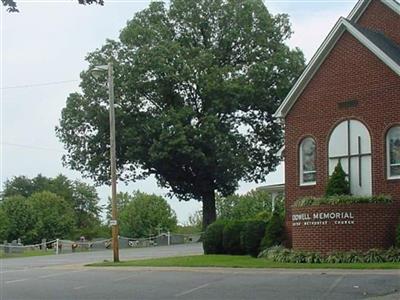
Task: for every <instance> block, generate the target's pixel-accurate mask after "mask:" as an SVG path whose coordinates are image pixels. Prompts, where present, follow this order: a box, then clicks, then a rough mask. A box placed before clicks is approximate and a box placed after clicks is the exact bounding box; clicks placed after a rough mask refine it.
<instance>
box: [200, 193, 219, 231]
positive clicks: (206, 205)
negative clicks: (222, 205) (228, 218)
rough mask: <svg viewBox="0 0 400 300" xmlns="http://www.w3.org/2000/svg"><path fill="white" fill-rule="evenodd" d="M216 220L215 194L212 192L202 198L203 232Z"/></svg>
mask: <svg viewBox="0 0 400 300" xmlns="http://www.w3.org/2000/svg"><path fill="white" fill-rule="evenodd" d="M216 219H217V214H216V211H215V193H214V190H212V191H209V193H207V194H206V195H204V196H203V231H204V230H206V228H207V226H208V225H210V224H211V223H212V222H214V221H215V220H216Z"/></svg>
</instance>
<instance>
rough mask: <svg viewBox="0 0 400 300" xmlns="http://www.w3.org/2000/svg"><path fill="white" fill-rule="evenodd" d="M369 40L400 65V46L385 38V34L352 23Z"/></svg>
mask: <svg viewBox="0 0 400 300" xmlns="http://www.w3.org/2000/svg"><path fill="white" fill-rule="evenodd" d="M352 25H353V26H354V27H356V28H357V30H358V31H360V32H361V33H362V34H363V35H364V36H365V37H366V38H367V39H368V40H370V41H371V42H372V43H373V44H374V45H375V46H377V47H378V48H379V49H380V50H381V51H383V52H384V53H385V54H386V55H387V56H389V57H390V58H391V59H392V60H393V61H394V62H396V63H397V64H398V65H400V46H399V45H397V44H396V43H395V42H393V41H392V40H391V39H389V38H388V37H387V36H385V35H384V34H383V33H381V32H378V31H373V30H371V29H367V28H364V27H361V26H359V25H357V24H354V23H352Z"/></svg>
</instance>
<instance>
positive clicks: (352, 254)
mask: <svg viewBox="0 0 400 300" xmlns="http://www.w3.org/2000/svg"><path fill="white" fill-rule="evenodd" d="M345 262H346V263H362V262H364V255H363V253H362V252H359V251H355V250H352V251H349V252H345Z"/></svg>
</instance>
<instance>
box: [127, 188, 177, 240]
mask: <svg viewBox="0 0 400 300" xmlns="http://www.w3.org/2000/svg"><path fill="white" fill-rule="evenodd" d="M176 224H177V219H176V214H175V212H174V211H173V210H172V209H171V207H170V206H169V204H168V202H167V201H166V200H165V199H164V198H163V197H161V196H156V195H154V194H153V195H148V194H144V193H140V192H135V193H133V194H132V195H131V196H130V201H129V203H128V204H127V205H126V206H125V207H123V209H122V210H121V212H120V228H121V235H123V236H126V237H147V236H149V235H156V234H158V232H159V231H164V232H165V231H172V230H174V229H175V228H176Z"/></svg>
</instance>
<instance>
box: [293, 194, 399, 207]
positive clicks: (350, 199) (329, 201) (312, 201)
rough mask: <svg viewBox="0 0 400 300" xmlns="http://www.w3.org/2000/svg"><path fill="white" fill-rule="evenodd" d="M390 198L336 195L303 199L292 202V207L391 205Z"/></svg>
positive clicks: (383, 196) (384, 196)
mask: <svg viewBox="0 0 400 300" xmlns="http://www.w3.org/2000/svg"><path fill="white" fill-rule="evenodd" d="M391 202H392V198H391V197H390V196H386V195H378V196H370V197H364V196H350V195H338V196H329V197H321V198H316V197H305V198H301V199H299V200H297V201H295V202H294V204H293V207H306V206H318V205H340V204H354V203H391Z"/></svg>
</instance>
